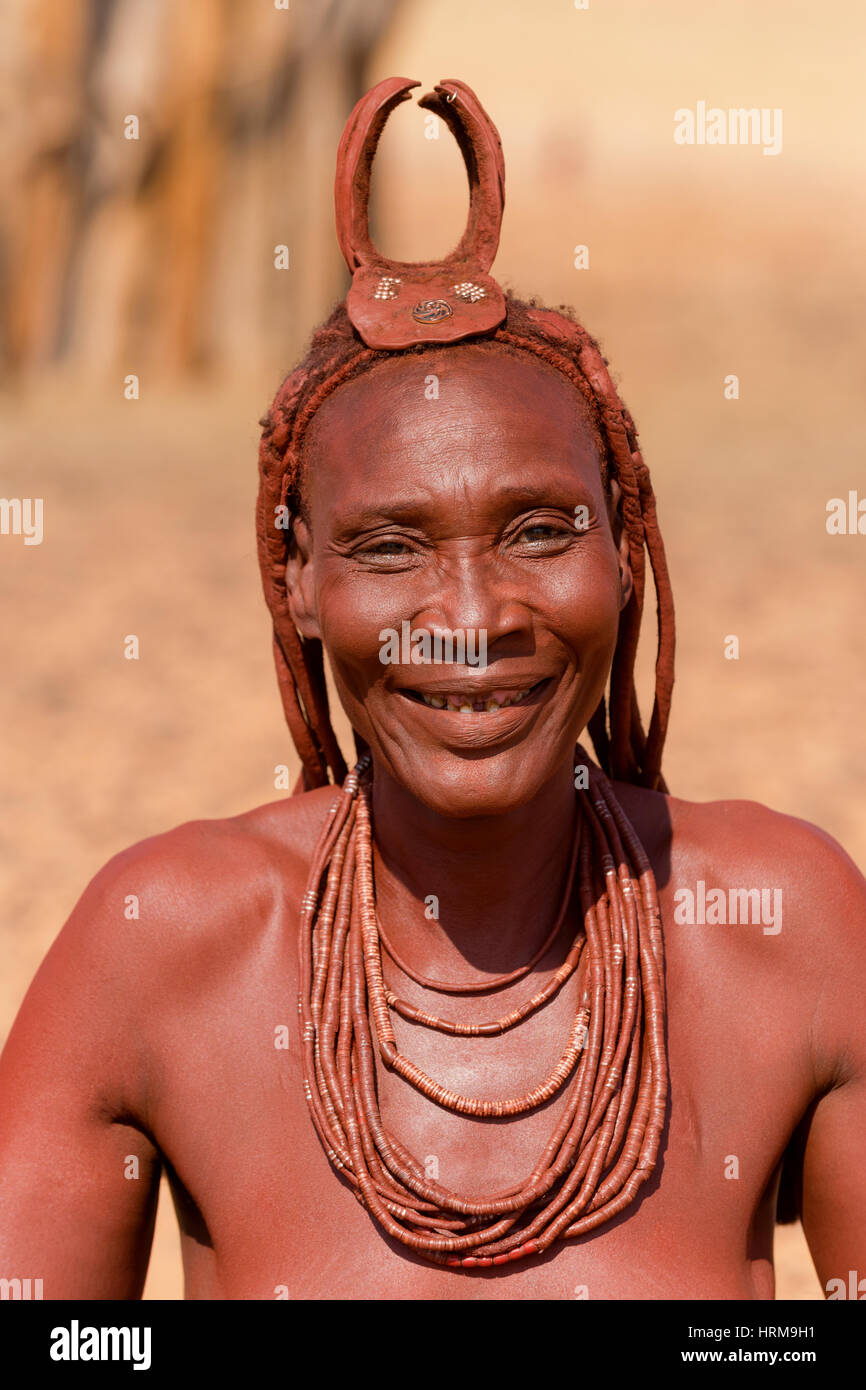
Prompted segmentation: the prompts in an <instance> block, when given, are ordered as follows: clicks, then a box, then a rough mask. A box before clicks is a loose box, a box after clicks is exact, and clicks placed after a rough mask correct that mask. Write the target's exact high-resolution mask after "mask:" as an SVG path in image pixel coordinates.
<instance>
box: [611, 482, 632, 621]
mask: <svg viewBox="0 0 866 1390" xmlns="http://www.w3.org/2000/svg"><path fill="white" fill-rule="evenodd" d="M621 498H622V490H621V488H620V485H619V483H618V482H617V481H616V478H613V479H612V480H611V484H610V504H609V517H610V528H611V532H612V534H613V539H614V544H615V545H616V548H617V557H618V560H619V586H620V603H619V611H620V612H622V611H623V609H624V608H626V607H627V605H628V601H629V599H630V598H631V596H632V591H633V589H634V578H633V575H632V572H631V556H630V554H629V544H628V533H627V531H626V529H625V526H624V525H623V520H622V513H621V512H620V500H621Z"/></svg>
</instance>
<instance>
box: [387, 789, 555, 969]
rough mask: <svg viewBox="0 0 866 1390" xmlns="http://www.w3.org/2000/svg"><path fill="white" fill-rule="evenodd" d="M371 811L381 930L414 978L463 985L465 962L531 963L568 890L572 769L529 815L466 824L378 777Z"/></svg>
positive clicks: (527, 808)
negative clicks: (415, 972)
mask: <svg viewBox="0 0 866 1390" xmlns="http://www.w3.org/2000/svg"><path fill="white" fill-rule="evenodd" d="M372 810H373V814H372V819H373V833H374V842H375V881H376V898H377V907H378V911H379V916H380V920H381V921H382V922H383V924H384V926H385V928H386V930H387V932H388V935H389V936H390V937H391V939H392V940H393V942H394V945H395V948H396V949H398V950H399V951H400V952H401V954H405V956H406V959H407V960H408V961H411V963H412V965H413V966H414V967H415V968H417V969H419V970H421V971H422V972H423V973H427V972H428V971H429V973H430V974H431V975H433V976H439V977H441V978H444V977H445V975H446V974H448V972H449V970H450V973H451V975H452V977H456V978H460V977H461V973H462V975H463V976H466V975H467V972H466V970H465V969H464V970H463V972H461V970H460V965H461V958H462V961H463V962H466V961H469V962H471V964H472V965H473V966H475V967H476V968H478V969H480V970H484V971H485V972H488V971H489V972H493V973H497V972H500V971H506V970H511V969H514V968H516V967H517V966H519V965H521V964H523V963H524V962H525V961H526V960H528V959H529V957H530V956H531V955H532V953H533V952H534V950H535V949H536V948H537V947H538V946H539V945H540V944H541V942H542V940H543V939H544V937H545V935H546V933H547V932H548V931H549V929H550V928H551V926H552V925H553V922H554V920H555V918H556V915H557V912H558V910H559V907H560V904H561V899H562V893H563V891H564V888H565V882H566V873H567V869H568V862H569V857H570V853H571V847H572V844H573V838H574V834H575V824H576V817H577V806H576V798H575V792H574V786H573V781H572V770H571V767H570V765H569V766H567V767H564V768H563V769H562V771H561V773H558V774H557V775H556V776H555V777H553V778H551V779H550V780H549V781H548V782H546V783H545V785H544V786H543V787H542V788H541V789H540V790H539V792H538V794H537V795H536V796H535V797H533V799H532V800H531V801H530V802H528V803H527V804H526V805H524V806H519V807H516V808H515V809H514V810H511V811H507V812H505V813H504V814H502V815H498V816H479V817H477V818H476V817H471V818H465V819H455V818H453V817H447V816H442V815H439V814H438V813H437V812H436V811H433V810H431V809H430V807H428V806H426V805H424V803H423V802H421V801H419V800H418V799H417V798H416V797H414V796H412V795H411V794H410V793H409V792H407V790H406V789H405V788H404V787H402V786H401V785H400V784H399V783H397V782H395V781H394V780H393V778H391V777H390V776H389V774H388V773H387V772H382V771H381V770H380V769H379V768H377V769H376V770H375V773H374V777H373V796H372ZM431 899H433V901H432V902H431ZM468 974H470V975H471V971H470V972H468Z"/></svg>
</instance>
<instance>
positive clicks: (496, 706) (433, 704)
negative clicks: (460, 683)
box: [398, 676, 550, 714]
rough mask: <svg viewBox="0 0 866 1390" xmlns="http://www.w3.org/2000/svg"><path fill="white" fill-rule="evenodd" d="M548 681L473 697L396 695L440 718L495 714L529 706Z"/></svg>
mask: <svg viewBox="0 0 866 1390" xmlns="http://www.w3.org/2000/svg"><path fill="white" fill-rule="evenodd" d="M549 679H550V678H549V677H548V676H545V677H544V679H543V680H540V681H536V682H535V684H534V685H527V686H524V687H523V689H522V690H495V689H494V690H491V691H489V692H488V694H486V695H472V694H471V693H469V692H466V691H459V690H457V691H447V690H437V691H432V692H430V693H428V694H425V693H424V691H422V690H400V691H398V694H400V695H403V696H405V697H406V699H407V700H414V701H415V703H416V704H419V705H426V706H427V708H428V709H437V710H441V711H442V713H443V714H498V713H499V711H500V710H502V709H512V708H513V707H514V706H515V705H526V704H529V703H530V702H531V700H532V697H533V696H534V695H536V694H537V693H538V692H539V691H540V690H541V689H542V688H543V687H544V686H546V685H547V684H548V682H549Z"/></svg>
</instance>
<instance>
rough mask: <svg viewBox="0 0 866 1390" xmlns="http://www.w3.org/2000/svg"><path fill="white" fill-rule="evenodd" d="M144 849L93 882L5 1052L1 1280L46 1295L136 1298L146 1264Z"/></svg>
mask: <svg viewBox="0 0 866 1390" xmlns="http://www.w3.org/2000/svg"><path fill="white" fill-rule="evenodd" d="M142 855H143V851H142V848H141V847H137V848H136V849H135V850H131V851H127V852H126V853H125V854H123V855H119V856H117V858H116V859H114V860H112V861H111V862H110V863H109V864H108V865H107V866H106V867H105V868H104V869H103V870H102V871H101V873H100V874H98V875H97V876H96V878H95V879H94V880H93V882H92V883H91V884H90V886H89V887H88V889H87V890H86V891H85V893H84V895H83V897H82V898H81V900H80V902H79V903H78V905H77V907H76V908H75V910H74V912H73V913H72V916H71V917H70V918H69V921H68V922H67V923H66V925H65V926H64V928H63V930H62V931H61V933H60V935H59V936H58V938H57V940H56V941H55V943H54V945H53V946H52V948H51V950H50V951H49V953H48V955H47V956H46V958H45V960H44V961H43V963H42V966H41V967H40V969H39V972H38V974H37V976H36V978H35V979H34V981H33V984H32V985H31V987H30V990H29V991H28V993H27V996H26V998H25V1000H24V1003H23V1004H22V1006H21V1010H20V1012H19V1014H18V1017H17V1019H16V1021H15V1023H14V1025H13V1028H12V1031H11V1033H10V1035H9V1038H8V1040H7V1043H6V1046H5V1048H4V1050H3V1054H2V1057H0V1277H3V1278H7V1279H16V1278H18V1279H24V1278H30V1279H41V1280H42V1281H43V1294H44V1297H45V1298H137V1297H140V1294H141V1290H142V1286H143V1283H144V1278H145V1274H146V1270H147V1262H148V1258H149V1251H150V1244H151V1238H152V1233H153V1221H154V1218H155V1213H156V1201H157V1193H158V1186H159V1171H160V1162H159V1155H158V1153H157V1151H156V1149H155V1147H154V1145H153V1143H152V1142H151V1140H150V1139H149V1138H148V1137H147V1133H146V1128H143V1127H141V1122H142V1118H143V1115H144V1112H145V1109H146V1065H145V1060H144V1056H143V1049H142V1040H141V1030H140V1028H139V1027H138V1026H137V1025H138V1023H139V1018H138V1012H137V1007H136V1000H137V999H138V998H139V997H140V993H141V991H140V985H141V977H142V974H143V972H145V971H146V947H145V944H144V943H143V941H142V940H141V937H140V933H138V932H137V928H140V923H139V922H137V921H136V920H135V919H134V918H128V917H126V916H125V915H124V911H125V899H126V898H127V896H128V895H129V894H132V893H134V892H135V891H136V887H134V886H133V883H135V885H136V886H137V887H138V888H139V891H140V884H141V879H142V874H143V872H144V871H145V870H144V865H143V863H142ZM144 857H146V852H144Z"/></svg>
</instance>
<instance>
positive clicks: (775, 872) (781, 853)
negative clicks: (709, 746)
mask: <svg viewBox="0 0 866 1390" xmlns="http://www.w3.org/2000/svg"><path fill="white" fill-rule="evenodd" d="M617 792H618V794H619V795H620V798H621V802H622V805H623V808H624V810H625V812H626V814H627V815H628V816H629V818H630V819H631V820H632V823H633V824H634V826H635V829H636V830H637V832H638V835H639V836H640V838H641V840H642V842H643V843H644V844H645V846H646V848H647V852H648V854H649V855H650V858H651V861H652V863H653V866H654V869H655V871H656V877H657V880H658V884H659V889H660V893H661V894H662V897H663V901H664V902H665V903H666V906H667V922H666V924H665V925H666V936H667V938H668V939H670V940H672V941H675V942H676V943H677V944H678V945H680V946H681V947H683V948H684V949H685V950H687V951H688V952H690V953H691V958H692V960H693V961H694V962H695V963H696V965H697V966H698V967H699V968H702V969H704V968H712V969H713V971H714V972H719V976H720V977H721V972H723V971H725V970H729V971H730V972H731V974H730V975H729V977H728V978H729V979H731V980H733V979H736V981H737V985H738V988H739V987H742V986H743V982H745V985H746V987H748V986H749V985H750V984H753V985H754V988H755V989H756V990H760V991H762V992H763V993H764V995H765V997H770V995H772V997H773V999H774V1000H775V1001H776V1003H777V1005H778V1007H779V1010H780V1011H782V1010H783V1009H785V1008H787V1009H789V1010H790V1011H791V1013H792V1016H793V1013H794V1011H796V1012H797V1015H798V1016H799V1017H800V1018H802V1019H804V1020H806V1021H807V1022H808V1027H809V1030H810V1032H811V1034H812V1038H813V1043H814V1050H815V1055H816V1057H817V1058H819V1059H822V1060H821V1063H820V1070H821V1071H822V1072H823V1074H824V1075H828V1074H833V1075H835V1074H836V1072H837V1070H838V1063H839V1059H840V1058H842V1057H844V1056H845V1055H847V1054H848V1053H849V1051H850V1049H851V1047H852V1039H854V1035H855V1034H856V1033H857V1032H858V1030H861V1029H862V1031H863V1032H864V1042H866V1028H863V1025H862V1019H863V1015H864V1011H863V1008H862V998H863V995H864V993H866V879H864V877H863V875H862V874H861V872H860V870H859V869H858V868H857V866H856V864H855V863H854V862H853V860H852V859H851V858H850V856H849V855H848V854H847V853H846V851H845V850H844V849H843V848H842V846H841V845H840V844H839V843H838V842H837V841H836V840H835V839H834V838H833V837H832V836H831V835H829V834H827V833H826V831H824V830H822V829H820V828H819V827H818V826H815V825H812V824H810V823H809V822H808V821H804V820H801V819H799V818H797V817H796V816H789V815H784V814H782V813H780V812H778V811H773V810H771V809H770V808H769V807H767V806H763V805H761V804H760V803H758V802H754V801H740V800H736V801H734V800H732V801H711V802H693V801H686V800H681V799H679V798H677V797H673V796H667V795H662V794H660V793H658V792H649V791H645V790H641V789H638V788H633V787H625V786H622V784H618V785H617ZM692 927H694V930H691V928H692ZM702 927H704V928H706V930H701V928H702ZM683 929H684V930H683ZM854 1046H855V1048H859V1046H860V1044H859V1043H856V1040H855V1043H854Z"/></svg>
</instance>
